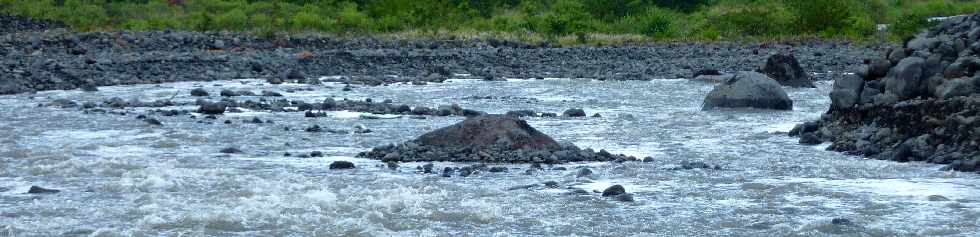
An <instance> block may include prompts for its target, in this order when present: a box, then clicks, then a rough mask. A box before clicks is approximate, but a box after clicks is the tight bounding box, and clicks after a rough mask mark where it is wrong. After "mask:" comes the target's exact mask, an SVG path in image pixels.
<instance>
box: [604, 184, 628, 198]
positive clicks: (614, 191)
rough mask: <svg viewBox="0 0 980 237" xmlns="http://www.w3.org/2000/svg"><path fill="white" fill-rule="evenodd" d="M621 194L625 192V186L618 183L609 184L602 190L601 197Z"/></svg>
mask: <svg viewBox="0 0 980 237" xmlns="http://www.w3.org/2000/svg"><path fill="white" fill-rule="evenodd" d="M623 194H626V188H624V187H623V185H619V184H617V185H613V186H610V187H608V188H606V190H603V191H602V196H603V197H611V196H617V195H623Z"/></svg>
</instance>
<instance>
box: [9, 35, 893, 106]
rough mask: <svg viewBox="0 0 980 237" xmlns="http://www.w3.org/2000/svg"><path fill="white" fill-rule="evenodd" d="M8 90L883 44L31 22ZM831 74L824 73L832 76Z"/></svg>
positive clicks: (496, 69)
mask: <svg viewBox="0 0 980 237" xmlns="http://www.w3.org/2000/svg"><path fill="white" fill-rule="evenodd" d="M0 46H2V51H0V54H3V55H5V56H4V57H3V59H2V60H0V65H2V69H0V70H2V71H3V74H5V75H7V76H6V78H5V80H4V81H3V82H2V84H0V94H11V93H23V92H31V91H44V90H55V89H77V88H87V89H89V90H91V89H95V88H97V87H99V86H109V85H128V84H144V83H161V82H176V81H212V80H228V79H241V78H260V79H269V80H272V82H275V81H281V80H297V81H303V82H311V81H312V80H311V79H319V78H320V77H322V76H341V77H335V78H332V79H328V80H330V81H339V82H345V83H350V84H355V85H357V84H360V85H382V84H390V83H399V82H405V83H409V82H414V83H416V84H423V83H428V82H440V81H443V80H445V79H448V78H476V79H486V80H500V79H505V78H519V79H532V78H593V79H598V80H652V79H662V78H687V77H690V76H691V75H692V74H694V73H695V72H697V71H699V70H703V69H715V70H720V71H723V72H733V71H744V70H754V69H756V68H758V66H759V65H761V64H762V63H764V62H765V59H766V58H767V57H768V56H769V55H772V54H775V53H790V54H794V55H796V57H797V58H798V59H799V60H800V62H801V64H802V66H803V67H804V68H806V69H807V70H808V71H809V72H819V73H826V72H838V73H839V72H845V71H853V70H854V69H856V67H857V66H859V64H856V63H851V62H861V61H862V60H864V59H867V58H873V57H876V56H877V55H878V54H877V52H878V51H880V48H882V47H883V46H879V45H867V44H856V43H849V42H836V41H817V40H814V41H806V42H799V43H760V44H756V43H722V42H717V43H656V44H647V45H621V46H570V47H558V46H552V45H548V44H540V45H528V44H523V43H519V42H513V41H499V40H494V39H489V40H483V39H471V40H438V41H437V40H399V39H376V38H332V37H324V36H282V37H276V38H263V37H256V36H253V35H249V34H240V33H196V32H171V31H160V32H126V31H117V32H93V33H73V32H70V31H67V30H64V29H46V30H43V31H38V30H31V31H20V32H15V33H7V34H3V35H0ZM825 79H826V78H825Z"/></svg>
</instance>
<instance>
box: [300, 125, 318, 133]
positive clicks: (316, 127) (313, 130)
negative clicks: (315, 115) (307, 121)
mask: <svg viewBox="0 0 980 237" xmlns="http://www.w3.org/2000/svg"><path fill="white" fill-rule="evenodd" d="M304 131H306V132H322V131H323V129H322V128H320V125H313V126H310V127H308V128H306V129H304Z"/></svg>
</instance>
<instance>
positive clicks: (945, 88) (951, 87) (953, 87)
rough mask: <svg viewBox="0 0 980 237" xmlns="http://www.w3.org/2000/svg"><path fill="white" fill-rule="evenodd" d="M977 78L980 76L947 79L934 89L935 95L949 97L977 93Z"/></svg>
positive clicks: (943, 97)
mask: <svg viewBox="0 0 980 237" xmlns="http://www.w3.org/2000/svg"><path fill="white" fill-rule="evenodd" d="M978 80H980V77H974V78H959V79H950V80H947V81H945V82H943V84H942V85H940V86H939V88H938V89H937V90H936V93H937V94H936V97H938V98H942V99H949V98H953V97H957V96H970V95H972V94H973V93H977V82H978Z"/></svg>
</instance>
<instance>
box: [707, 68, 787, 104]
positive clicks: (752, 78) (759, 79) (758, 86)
mask: <svg viewBox="0 0 980 237" xmlns="http://www.w3.org/2000/svg"><path fill="white" fill-rule="evenodd" d="M722 107H727V108H745V107H750V108H760V109H776V110H792V109H793V101H792V100H790V99H789V96H788V95H787V94H786V91H784V90H783V88H782V87H781V86H780V85H779V83H776V81H774V80H772V79H771V78H769V77H767V76H766V75H763V74H761V73H757V72H738V73H736V74H735V77H732V78H731V79H729V80H728V81H725V82H724V83H721V84H718V85H716V86H715V88H714V89H713V90H711V92H710V93H708V96H707V97H705V98H704V106H703V107H702V110H711V109H715V108H722Z"/></svg>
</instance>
